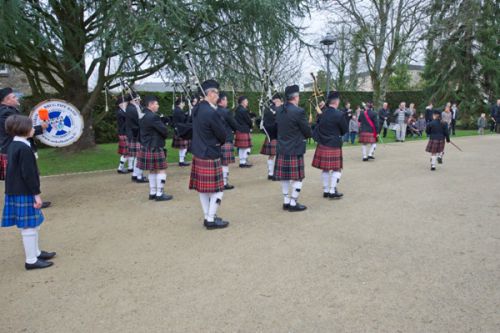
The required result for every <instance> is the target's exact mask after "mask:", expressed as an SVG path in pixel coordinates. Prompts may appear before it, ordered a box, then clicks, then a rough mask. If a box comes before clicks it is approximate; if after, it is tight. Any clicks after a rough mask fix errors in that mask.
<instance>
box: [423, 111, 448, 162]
mask: <svg viewBox="0 0 500 333" xmlns="http://www.w3.org/2000/svg"><path fill="white" fill-rule="evenodd" d="M432 118H433V120H432V121H431V122H430V123H429V124H428V125H427V128H426V133H427V137H428V138H429V142H428V143H427V147H426V148H425V151H426V152H428V153H431V171H434V170H436V161H437V162H438V163H439V164H442V163H443V154H444V146H445V143H444V140H445V139H446V142H450V131H449V128H448V124H447V123H446V122H443V121H441V113H440V112H439V111H438V110H436V111H434V112H433V115H432Z"/></svg>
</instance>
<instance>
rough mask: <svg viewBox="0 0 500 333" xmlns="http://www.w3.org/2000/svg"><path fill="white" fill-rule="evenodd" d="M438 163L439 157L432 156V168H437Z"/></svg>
mask: <svg viewBox="0 0 500 333" xmlns="http://www.w3.org/2000/svg"><path fill="white" fill-rule="evenodd" d="M436 161H437V156H436V155H432V156H431V166H436Z"/></svg>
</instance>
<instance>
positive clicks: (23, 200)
mask: <svg viewBox="0 0 500 333" xmlns="http://www.w3.org/2000/svg"><path fill="white" fill-rule="evenodd" d="M34 203H35V196H34V195H9V194H6V195H5V204H4V207H3V216H2V227H12V226H17V227H18V228H20V229H24V228H36V227H38V226H39V225H40V224H42V223H43V220H44V216H43V213H42V210H41V209H36V208H35V207H33V204H34Z"/></svg>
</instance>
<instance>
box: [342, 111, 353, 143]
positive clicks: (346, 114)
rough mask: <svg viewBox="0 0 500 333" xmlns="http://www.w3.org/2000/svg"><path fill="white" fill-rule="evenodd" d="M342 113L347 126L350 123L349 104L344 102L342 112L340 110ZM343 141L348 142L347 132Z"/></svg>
mask: <svg viewBox="0 0 500 333" xmlns="http://www.w3.org/2000/svg"><path fill="white" fill-rule="evenodd" d="M342 112H343V113H344V117H345V122H346V123H347V124H349V121H350V120H351V118H352V109H351V103H349V102H346V103H345V108H344V110H342ZM343 141H344V142H348V141H349V132H347V133H346V134H345V135H344V136H343Z"/></svg>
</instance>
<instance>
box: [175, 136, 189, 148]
mask: <svg viewBox="0 0 500 333" xmlns="http://www.w3.org/2000/svg"><path fill="white" fill-rule="evenodd" d="M189 144H190V140H184V139H182V138H181V137H178V136H177V135H174V139H173V140H172V148H177V149H188V148H189Z"/></svg>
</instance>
